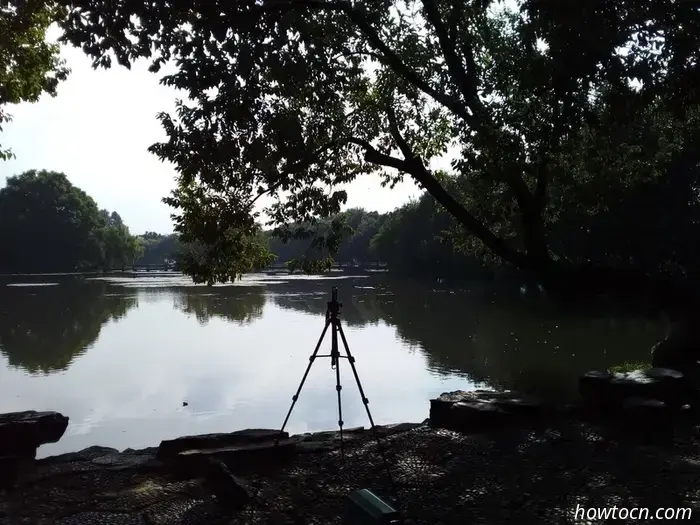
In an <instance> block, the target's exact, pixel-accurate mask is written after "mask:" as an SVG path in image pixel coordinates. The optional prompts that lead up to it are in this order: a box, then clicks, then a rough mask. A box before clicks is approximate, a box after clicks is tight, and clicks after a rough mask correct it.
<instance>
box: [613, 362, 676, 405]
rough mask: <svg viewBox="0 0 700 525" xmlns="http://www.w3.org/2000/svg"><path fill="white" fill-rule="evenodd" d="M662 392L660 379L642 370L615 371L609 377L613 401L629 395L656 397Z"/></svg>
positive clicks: (619, 400) (620, 401)
mask: <svg viewBox="0 0 700 525" xmlns="http://www.w3.org/2000/svg"><path fill="white" fill-rule="evenodd" d="M662 392H663V383H662V381H661V379H658V378H655V377H649V376H648V375H647V374H646V373H645V372H644V370H633V371H631V372H616V373H614V374H613V377H612V378H611V379H610V387H609V393H610V396H611V401H613V402H617V403H622V402H623V401H624V400H625V399H627V398H630V397H638V398H646V399H653V398H657V399H658V398H659V397H660V396H661V395H662Z"/></svg>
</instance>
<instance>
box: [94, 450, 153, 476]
mask: <svg viewBox="0 0 700 525" xmlns="http://www.w3.org/2000/svg"><path fill="white" fill-rule="evenodd" d="M91 462H92V463H93V464H95V465H100V466H104V467H107V468H108V469H109V470H137V471H140V472H145V471H155V470H158V469H159V468H161V467H162V462H160V461H158V460H157V459H155V457H154V456H153V455H152V454H144V453H140V452H137V451H130V452H127V451H124V452H121V453H120V452H116V453H110V454H105V455H104V456H98V457H95V458H93V459H92V460H91Z"/></svg>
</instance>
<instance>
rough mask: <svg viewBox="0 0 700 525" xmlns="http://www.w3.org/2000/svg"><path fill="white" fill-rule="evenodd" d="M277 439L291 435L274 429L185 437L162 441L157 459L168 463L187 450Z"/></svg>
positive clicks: (233, 445) (241, 444) (234, 445)
mask: <svg viewBox="0 0 700 525" xmlns="http://www.w3.org/2000/svg"><path fill="white" fill-rule="evenodd" d="M277 439H282V440H284V439H289V433H288V432H280V431H279V430H273V429H263V428H252V429H246V430H237V431H235V432H229V433H223V434H202V435H199V436H184V437H180V438H177V439H169V440H165V441H161V443H160V446H159V447H158V453H157V454H156V457H157V458H158V459H159V460H161V461H167V460H168V459H172V458H174V457H176V456H177V455H178V454H179V453H180V452H184V451H186V450H195V449H197V450H206V449H220V448H224V447H236V446H243V445H250V444H253V443H262V442H265V441H274V440H277Z"/></svg>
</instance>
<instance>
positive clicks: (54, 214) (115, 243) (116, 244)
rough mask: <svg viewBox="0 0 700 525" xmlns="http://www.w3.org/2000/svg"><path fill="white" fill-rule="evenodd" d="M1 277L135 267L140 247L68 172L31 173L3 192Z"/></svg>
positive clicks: (12, 181) (13, 181)
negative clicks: (5, 275)
mask: <svg viewBox="0 0 700 525" xmlns="http://www.w3.org/2000/svg"><path fill="white" fill-rule="evenodd" d="M0 243H2V245H3V246H5V249H4V250H3V252H2V255H1V256H0V272H4V273H36V272H75V271H85V270H91V269H92V270H94V269H98V268H104V269H112V268H114V267H115V266H116V267H123V266H124V265H125V264H127V263H132V262H133V260H134V258H135V257H136V256H137V255H138V253H139V249H140V244H139V243H138V242H137V241H136V239H135V238H134V237H133V236H131V234H130V233H129V229H128V228H127V227H126V226H125V225H124V224H123V223H122V220H121V218H120V217H119V215H118V214H117V213H116V212H113V213H112V214H110V213H109V212H108V211H107V210H100V209H99V208H98V207H97V204H96V203H95V201H94V200H93V199H92V198H91V197H89V196H88V195H87V194H86V193H85V192H84V191H82V190H81V189H79V188H77V187H75V186H73V185H72V184H71V183H70V181H69V180H68V178H67V177H66V176H65V175H64V174H63V173H57V172H52V171H36V170H30V171H27V172H24V173H22V174H20V175H17V176H14V177H10V178H8V179H7V184H6V186H5V187H4V188H2V189H0Z"/></svg>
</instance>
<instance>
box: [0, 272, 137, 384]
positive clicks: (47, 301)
mask: <svg viewBox="0 0 700 525" xmlns="http://www.w3.org/2000/svg"><path fill="white" fill-rule="evenodd" d="M106 288H107V285H106V283H103V282H99V281H93V282H74V281H64V282H61V283H60V284H58V285H56V286H39V287H6V286H4V284H0V313H1V315H0V352H2V353H3V354H4V355H5V356H6V357H7V359H8V361H9V364H10V365H11V366H15V367H19V368H23V369H25V370H27V371H29V372H33V373H36V372H44V373H47V374H48V373H51V372H57V371H61V370H66V369H67V368H68V367H69V366H70V364H71V363H72V362H73V360H74V359H75V358H76V357H77V356H79V355H82V354H83V353H84V352H85V351H86V350H87V349H88V347H89V346H90V345H92V344H93V343H94V342H95V341H96V340H97V338H98V336H99V335H100V330H101V329H102V326H103V325H104V324H105V323H106V322H107V321H109V320H110V319H120V318H121V317H123V316H124V315H125V314H126V312H127V311H128V310H129V309H130V308H132V307H134V306H136V304H137V301H136V298H135V297H125V296H123V295H113V294H105V291H106Z"/></svg>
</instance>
